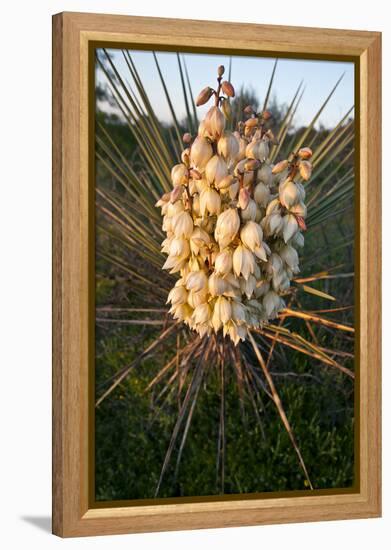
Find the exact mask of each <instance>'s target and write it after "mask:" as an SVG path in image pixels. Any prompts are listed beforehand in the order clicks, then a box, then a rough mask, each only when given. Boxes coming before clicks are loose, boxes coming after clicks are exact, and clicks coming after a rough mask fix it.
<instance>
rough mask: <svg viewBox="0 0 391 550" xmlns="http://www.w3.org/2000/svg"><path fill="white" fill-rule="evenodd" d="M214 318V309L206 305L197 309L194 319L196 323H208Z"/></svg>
mask: <svg viewBox="0 0 391 550" xmlns="http://www.w3.org/2000/svg"><path fill="white" fill-rule="evenodd" d="M211 317H212V309H211V307H210V305H209V304H207V303H204V304H200V305H198V306H197V307H195V309H194V311H193V315H192V318H193V319H194V321H195V323H202V324H204V323H208V322H209V321H210V319H211Z"/></svg>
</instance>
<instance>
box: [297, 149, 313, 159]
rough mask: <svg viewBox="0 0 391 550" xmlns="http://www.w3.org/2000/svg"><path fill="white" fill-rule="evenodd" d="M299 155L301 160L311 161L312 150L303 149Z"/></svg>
mask: <svg viewBox="0 0 391 550" xmlns="http://www.w3.org/2000/svg"><path fill="white" fill-rule="evenodd" d="M297 154H298V156H299V157H300V158H301V159H310V158H311V157H312V149H310V148H309V147H303V148H302V149H299V152H298V153H297Z"/></svg>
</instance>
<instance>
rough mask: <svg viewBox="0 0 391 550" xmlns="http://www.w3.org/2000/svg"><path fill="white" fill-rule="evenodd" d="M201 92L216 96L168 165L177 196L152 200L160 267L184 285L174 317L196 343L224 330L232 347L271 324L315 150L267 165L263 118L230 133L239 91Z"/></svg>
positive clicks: (227, 87)
mask: <svg viewBox="0 0 391 550" xmlns="http://www.w3.org/2000/svg"><path fill="white" fill-rule="evenodd" d="M223 74H224V67H223V66H220V67H219V68H218V78H217V82H218V86H217V89H216V90H214V89H212V88H210V87H207V88H205V89H204V90H202V91H201V93H200V94H199V96H198V98H197V102H196V103H197V106H200V105H203V104H205V103H207V102H208V101H209V100H210V99H211V98H212V97H213V98H214V105H213V106H212V107H211V108H210V109H209V111H208V112H207V114H206V116H205V118H204V120H203V121H202V122H201V123H200V125H199V128H198V135H197V136H196V137H195V139H193V137H192V136H191V135H190V134H188V133H187V134H185V135H184V136H183V141H184V144H185V149H184V151H183V152H182V158H181V160H182V162H181V163H180V164H177V165H176V166H174V167H173V168H172V171H171V179H172V183H173V189H172V191H171V192H170V193H166V194H165V195H163V197H162V198H161V199H160V200H159V201H158V203H157V206H159V207H161V210H162V216H163V230H164V231H165V233H166V234H167V238H166V239H165V240H164V241H163V243H162V251H163V252H164V253H165V254H167V256H168V257H167V260H166V262H165V264H164V265H163V269H167V270H169V271H170V273H178V274H179V276H180V278H179V279H178V281H177V282H176V284H175V286H174V288H173V289H172V290H171V291H170V293H169V295H168V300H167V302H169V303H170V304H171V309H170V312H171V313H172V314H173V316H174V318H176V319H178V320H181V321H183V322H184V323H186V324H187V325H188V326H189V327H191V328H192V329H194V330H196V331H197V332H198V333H199V334H200V336H203V335H205V334H208V335H210V334H211V333H212V332H213V331H214V332H216V333H217V332H218V331H220V330H221V329H222V331H223V334H224V335H227V334H228V335H229V337H230V338H231V340H232V341H233V342H234V343H235V345H236V344H237V343H238V342H239V341H240V340H245V339H246V336H247V334H248V330H249V328H257V327H260V326H261V325H262V323H264V322H265V321H268V320H270V319H274V318H276V316H277V315H278V313H279V312H280V311H281V310H282V309H283V308H284V307H285V303H284V300H283V296H284V294H286V293H287V292H288V290H289V288H290V282H291V280H292V278H293V276H294V275H295V274H296V273H298V272H299V256H298V253H297V248H298V247H302V246H304V237H303V234H302V231H303V230H305V229H306V226H305V221H304V220H305V217H306V215H307V209H306V206H305V202H304V201H305V190H304V187H303V185H302V183H300V181H299V180H305V181H308V180H309V178H310V176H311V169H312V166H311V162H310V158H311V156H312V151H311V150H310V149H309V148H302V149H300V150H298V151H296V152H293V153H291V154H290V155H289V157H288V158H287V159H285V160H282V161H280V162H278V163H277V164H275V165H274V164H272V163H271V162H270V160H269V154H270V150H271V147H272V146H273V145H276V144H277V140H276V138H275V137H274V135H273V133H272V131H271V129H270V121H271V120H272V115H271V113H270V112H269V111H263V112H261V113H256V112H255V111H254V109H253V108H252V107H251V106H248V107H246V108H245V109H244V115H245V116H244V120H243V121H241V122H239V123H238V125H237V129H236V131H234V132H230V131H228V130H227V129H226V124H227V121H229V120H230V118H231V106H230V98H232V97H234V95H235V91H234V88H233V86H232V84H231V83H230V82H227V81H223Z"/></svg>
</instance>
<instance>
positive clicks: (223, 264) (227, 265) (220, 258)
mask: <svg viewBox="0 0 391 550" xmlns="http://www.w3.org/2000/svg"><path fill="white" fill-rule="evenodd" d="M231 269H232V251H231V250H229V249H228V248H226V249H225V250H222V251H221V252H219V253H218V254H217V256H216V259H215V272H216V273H217V274H219V275H226V274H227V273H229V272H230V271H231Z"/></svg>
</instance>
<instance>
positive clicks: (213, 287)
mask: <svg viewBox="0 0 391 550" xmlns="http://www.w3.org/2000/svg"><path fill="white" fill-rule="evenodd" d="M208 286H209V292H210V294H211V296H221V295H222V294H225V293H226V292H228V290H229V289H230V285H229V284H228V282H227V281H226V280H225V279H223V278H222V277H219V276H218V275H217V273H212V275H211V276H210V277H209V280H208Z"/></svg>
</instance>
